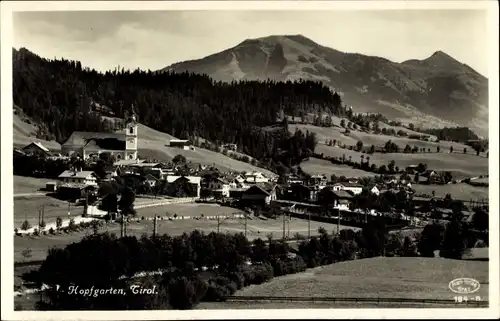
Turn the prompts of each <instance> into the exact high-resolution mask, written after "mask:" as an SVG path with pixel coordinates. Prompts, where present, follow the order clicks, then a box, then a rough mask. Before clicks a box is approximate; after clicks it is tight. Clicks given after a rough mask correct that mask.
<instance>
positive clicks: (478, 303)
mask: <svg viewBox="0 0 500 321" xmlns="http://www.w3.org/2000/svg"><path fill="white" fill-rule="evenodd" d="M224 299H225V300H226V301H284V302H333V303H335V302H338V303H342V302H355V303H358V302H360V303H362V302H364V303H377V304H379V303H422V304H450V305H458V304H461V305H462V304H466V305H472V306H480V307H487V306H489V302H488V301H463V302H460V303H459V302H456V301H455V300H443V299H414V298H380V297H377V298H359V297H354V298H353V297H291V296H287V297H277V296H227V297H225V298H224Z"/></svg>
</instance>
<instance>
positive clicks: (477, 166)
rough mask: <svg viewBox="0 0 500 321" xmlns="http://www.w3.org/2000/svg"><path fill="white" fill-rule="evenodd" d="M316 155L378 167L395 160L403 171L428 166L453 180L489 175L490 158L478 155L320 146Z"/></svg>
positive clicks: (316, 150)
mask: <svg viewBox="0 0 500 321" xmlns="http://www.w3.org/2000/svg"><path fill="white" fill-rule="evenodd" d="M315 153H317V154H323V155H324V156H330V157H340V158H342V156H343V155H345V157H346V159H349V157H351V158H352V160H353V161H356V162H358V163H359V162H360V160H361V155H363V156H364V157H365V158H366V157H367V156H369V157H370V164H375V165H377V166H381V165H386V166H387V164H389V162H390V161H392V160H394V162H395V163H396V166H398V167H399V168H401V169H403V168H406V167H407V166H410V165H418V164H419V163H424V164H427V168H428V169H432V170H437V171H449V172H451V174H452V175H453V178H456V179H463V178H468V177H475V176H479V175H487V174H488V158H486V157H482V156H476V155H470V154H467V155H464V154H459V153H453V154H449V153H448V152H441V153H415V154H405V153H387V154H384V153H375V154H372V155H368V154H363V153H359V152H357V151H353V150H348V149H342V148H338V147H332V146H327V145H325V144H321V142H320V143H319V144H318V146H317V147H316V149H315Z"/></svg>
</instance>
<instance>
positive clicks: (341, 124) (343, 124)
mask: <svg viewBox="0 0 500 321" xmlns="http://www.w3.org/2000/svg"><path fill="white" fill-rule="evenodd" d="M340 127H342V128H345V120H344V119H342V120H341V121H340Z"/></svg>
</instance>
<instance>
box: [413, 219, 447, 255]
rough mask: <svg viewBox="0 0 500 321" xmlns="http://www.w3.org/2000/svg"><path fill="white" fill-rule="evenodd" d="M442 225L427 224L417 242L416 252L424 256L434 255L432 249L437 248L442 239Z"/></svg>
mask: <svg viewBox="0 0 500 321" xmlns="http://www.w3.org/2000/svg"><path fill="white" fill-rule="evenodd" d="M443 232H444V227H443V226H442V225H440V224H427V225H426V226H425V227H424V230H423V231H422V233H421V236H420V240H419V242H418V246H417V249H418V252H419V253H420V255H421V256H424V257H434V251H435V250H437V249H439V247H440V245H441V242H442V239H443Z"/></svg>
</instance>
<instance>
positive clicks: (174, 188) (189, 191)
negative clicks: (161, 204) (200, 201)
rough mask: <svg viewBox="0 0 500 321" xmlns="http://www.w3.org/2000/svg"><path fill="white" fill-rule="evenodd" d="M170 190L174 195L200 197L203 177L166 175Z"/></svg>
mask: <svg viewBox="0 0 500 321" xmlns="http://www.w3.org/2000/svg"><path fill="white" fill-rule="evenodd" d="M166 181H167V184H168V185H169V191H170V193H169V194H171V195H172V196H178V195H184V196H187V197H200V192H201V177H199V176H172V175H168V176H166Z"/></svg>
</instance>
